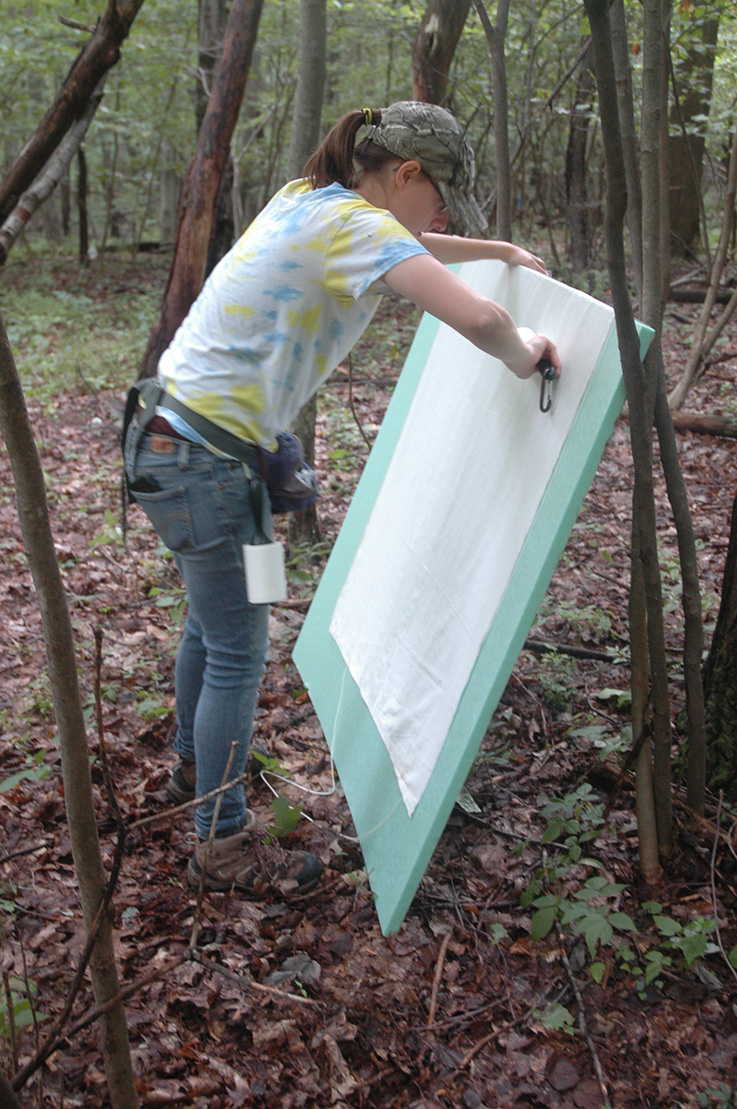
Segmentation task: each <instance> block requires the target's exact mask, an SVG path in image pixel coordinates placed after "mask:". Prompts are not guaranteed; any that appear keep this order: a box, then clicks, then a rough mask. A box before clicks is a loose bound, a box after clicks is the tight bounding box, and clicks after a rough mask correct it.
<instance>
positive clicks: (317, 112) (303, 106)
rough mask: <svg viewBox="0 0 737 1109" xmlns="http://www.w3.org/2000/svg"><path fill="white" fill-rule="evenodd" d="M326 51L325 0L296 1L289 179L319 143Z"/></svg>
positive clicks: (296, 173)
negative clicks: (296, 42) (295, 68)
mask: <svg viewBox="0 0 737 1109" xmlns="http://www.w3.org/2000/svg"><path fill="white" fill-rule="evenodd" d="M327 52H328V49H327V4H326V0H300V6H299V69H298V72H297V93H296V96H295V100H294V110H293V112H292V133H291V137H290V140H289V165H288V174H289V178H290V180H294V179H295V178H297V177H301V176H302V168H303V166H304V164H305V162H306V161H307V159H308V158H309V157H310V155H311V154H312V153H313V152H314V150H315V149H316V148H317V146H318V144H319V141H320V118H321V116H322V104H323V100H324V97H325V79H326V76H327ZM369 106H370V105H369Z"/></svg>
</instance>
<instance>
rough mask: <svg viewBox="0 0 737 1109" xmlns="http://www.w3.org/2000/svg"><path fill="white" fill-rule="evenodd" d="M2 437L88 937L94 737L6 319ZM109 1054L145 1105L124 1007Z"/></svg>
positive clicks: (120, 1092)
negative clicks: (40, 639) (90, 746)
mask: <svg viewBox="0 0 737 1109" xmlns="http://www.w3.org/2000/svg"><path fill="white" fill-rule="evenodd" d="M0 432H2V435H3V438H4V440H5V445H6V447H7V450H8V456H9V458H10V463H11V466H12V468H13V477H14V482H15V498H16V503H17V506H18V517H19V520H20V525H21V530H22V533H23V544H24V547H25V551H26V555H27V557H28V563H29V566H30V569H31V573H32V575H33V583H34V586H35V589H36V595H37V597H38V603H39V608H40V610H41V619H42V624H43V635H44V643H45V645H46V654H47V660H48V672H49V679H50V683H51V692H52V697H53V701H54V714H55V717H56V724H57V727H58V730H59V745H60V749H61V765H62V775H63V779H64V801H65V805H66V811H67V821H68V825H69V835H70V838H71V844H72V854H73V856H74V866H75V870H76V874H77V880H78V882H79V892H80V897H81V901H82V912H83V916H84V923H85V929H86V930H87V932H88V934H89V932H90V930H91V928H92V925H93V923H94V920H95V916H96V913H97V910H98V907H99V905H100V902H101V901H102V898H103V894H104V890H105V871H104V869H103V865H102V859H101V857H100V845H99V841H98V837H97V822H96V817H95V810H94V805H93V800H92V781H91V777H90V761H89V752H88V750H87V735H86V728H85V722H84V716H83V712H82V703H81V698H80V694H79V686H78V683H77V666H76V656H75V651H74V637H73V634H72V626H71V621H70V618H69V611H68V609H67V604H66V597H65V594H64V587H63V585H62V581H61V574H60V572H59V564H58V561H57V558H56V552H55V550H54V541H53V537H52V534H51V526H50V523H49V516H48V507H47V503H46V494H45V490H44V478H43V472H42V470H41V462H40V459H39V457H38V452H37V450H36V444H35V442H34V440H33V432H32V430H31V425H30V422H29V419H28V412H27V410H26V405H25V401H24V398H23V391H22V389H21V385H20V380H19V378H18V373H17V370H16V367H15V362H14V359H13V354H12V351H11V349H10V344H9V342H8V337H7V333H6V331H5V327H4V324H3V321H2V317H1V316H0ZM90 975H91V978H92V986H93V990H94V994H95V1000H96V1002H97V1003H98V1004H103V1003H105V1002H107V1001H109V1000H110V999H111V998H114V997H115V996H116V995H117V994H118V992H119V985H118V974H117V968H116V965H115V956H114V954H113V944H112V912H111V911H108V913H106V914H104V915H103V918H102V921H101V924H100V927H99V930H98V933H97V940H96V942H95V946H94V949H93V951H92V956H91V958H90ZM100 1033H101V1037H102V1053H103V1058H104V1060H105V1071H106V1075H107V1081H108V1092H109V1095H110V1101H111V1103H112V1105H113V1109H135V1107H136V1106H137V1105H138V1097H137V1094H136V1087H135V1082H134V1079H133V1070H132V1067H131V1059H130V1049H129V1044H128V1031H127V1028H126V1023H125V1010H124V1008H123V1005H122V1004H120V1003H118V1004H117V1005H115V1006H114V1007H113V1008H111V1009H110V1011H109V1012H107V1013H105V1014H104V1016H102V1017H100Z"/></svg>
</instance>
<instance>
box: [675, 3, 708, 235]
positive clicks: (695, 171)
mask: <svg viewBox="0 0 737 1109" xmlns="http://www.w3.org/2000/svg"><path fill="white" fill-rule="evenodd" d="M718 32H719V17H718V16H717V17H716V18H711V19H707V20H705V22H704V24H703V28H702V34H701V39H700V41H699V42H696V43H694V44H693V46H692V48H691V50H690V51H689V54H688V59H687V62H686V69H685V73H684V74H683V77H682V80H681V83H680V85H681V87H680V88H677V89H675V104H674V107H673V109H672V111H671V118H670V130H671V137H670V141H669V144H668V145H669V151H668V161H669V186H670V188H669V192H670V204H669V207H670V230H671V251H672V253H673V254H676V255H684V254H686V255H687V254H690V253H691V252H692V249H694V248H695V245H696V243H697V240H698V238H699V227H700V219H701V210H702V200H701V172H702V166H703V161H704V136H703V134H693V131H694V129H698V130H699V131H702V130H703V128H702V127H701V125H700V124H699V123H698V122H697V120H698V118H699V117H704V118H705V117H707V116H708V115H709V108H710V106H711V89H712V81H713V77H714V59H715V56H716V44H717V35H718ZM681 89H683V90H685V91H684V92H683V95H681ZM705 231H706V229H704V232H705Z"/></svg>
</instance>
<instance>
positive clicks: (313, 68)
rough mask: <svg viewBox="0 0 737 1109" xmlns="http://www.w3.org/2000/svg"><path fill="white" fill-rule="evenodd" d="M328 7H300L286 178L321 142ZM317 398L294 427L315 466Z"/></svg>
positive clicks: (296, 519)
mask: <svg viewBox="0 0 737 1109" xmlns="http://www.w3.org/2000/svg"><path fill="white" fill-rule="evenodd" d="M327 52H328V50H327V3H326V0H300V7H299V69H298V72H297V93H296V96H295V101H294V110H293V112H292V133H291V138H290V141H289V163H288V167H287V172H288V174H289V177H290V178H291V179H292V180H293V179H294V178H297V177H301V176H302V169H303V167H304V164H305V162H306V161H307V159H308V158H309V156H310V155H311V154H312V153H313V151H314V150H315V149H316V147H317V146H318V144H319V140H320V118H321V116H322V105H323V100H324V98H325V80H326V76H327ZM316 418H317V397H316V396H314V397H311V398H310V400H308V402H307V404H305V405H304V407H303V408H302V410H301V411H300V413H299V415H298V416H297V419H296V421H295V425H294V431H295V434H296V435H298V436H299V438H300V441H301V443H302V447H303V448H304V452H305V458H306V459H307V461H308V462H309V464H310V465H311V466H312V465H314V462H315V420H316ZM288 533H289V544H290V547H292V548H294V547H296V546H311V545H313V544H314V543H316V542H318V540H319V539H320V522H319V519H318V514H317V505H311V506H310V507H309V508H307V509H306V510H305V511H304V512H290V513H289V517H288Z"/></svg>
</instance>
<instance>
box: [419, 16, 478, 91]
mask: <svg viewBox="0 0 737 1109" xmlns="http://www.w3.org/2000/svg"><path fill="white" fill-rule="evenodd" d="M470 7H471V0H430V3H429V4H428V6H427V10H426V12H425V14H424V16H423V17H422V23H421V24H420V29H419V31H418V32H417V35H416V36H415V41H414V43H413V44H412V99H413V100H422V101H423V102H424V103H425V104H443V103H444V102H445V99H446V95H447V92H448V74H449V72H450V66H451V63H452V61H453V55H454V54H455V52H456V47H457V46H458V40H459V39H460V37H461V33H462V31H463V27H464V24H465V22H466V17H467V16H468V12H469V10H470Z"/></svg>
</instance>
